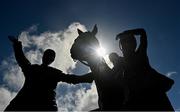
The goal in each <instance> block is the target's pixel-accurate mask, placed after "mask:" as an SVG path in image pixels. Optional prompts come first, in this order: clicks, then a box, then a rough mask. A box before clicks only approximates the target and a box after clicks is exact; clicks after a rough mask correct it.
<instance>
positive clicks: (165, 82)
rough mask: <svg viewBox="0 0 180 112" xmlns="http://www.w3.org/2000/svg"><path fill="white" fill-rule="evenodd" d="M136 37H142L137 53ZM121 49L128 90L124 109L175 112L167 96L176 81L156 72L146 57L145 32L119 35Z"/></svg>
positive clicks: (136, 31) (141, 30) (130, 31)
mask: <svg viewBox="0 0 180 112" xmlns="http://www.w3.org/2000/svg"><path fill="white" fill-rule="evenodd" d="M135 35H140V45H139V47H138V48H137V50H136V46H137V43H136V38H135ZM117 38H120V41H119V47H120V49H121V50H122V52H123V55H124V57H123V60H124V61H123V66H124V82H125V85H126V86H127V87H128V88H127V89H128V91H129V93H128V101H127V102H126V104H125V106H124V109H125V110H142V111H153V110H155V111H173V107H172V105H171V103H170V101H169V99H168V97H167V95H166V92H167V91H168V90H169V89H170V88H171V86H172V85H173V83H174V81H173V80H171V79H169V78H168V77H166V76H164V75H162V74H160V73H158V72H157V71H156V70H154V69H153V68H152V67H151V66H150V64H149V60H148V56H147V36H146V32H145V30H144V29H135V30H127V31H124V32H123V33H120V34H119V35H118V36H117Z"/></svg>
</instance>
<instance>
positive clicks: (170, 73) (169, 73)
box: [166, 71, 177, 77]
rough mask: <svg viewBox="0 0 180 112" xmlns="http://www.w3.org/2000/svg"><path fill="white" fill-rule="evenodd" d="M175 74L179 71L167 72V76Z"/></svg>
mask: <svg viewBox="0 0 180 112" xmlns="http://www.w3.org/2000/svg"><path fill="white" fill-rule="evenodd" d="M175 74H177V72H174V71H173V72H168V73H167V74H166V76H167V77H172V76H173V75H175Z"/></svg>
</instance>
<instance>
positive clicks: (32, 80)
mask: <svg viewBox="0 0 180 112" xmlns="http://www.w3.org/2000/svg"><path fill="white" fill-rule="evenodd" d="M9 40H10V41H11V42H12V44H13V48H14V52H15V58H16V60H17V63H18V64H19V66H20V67H21V69H22V72H23V73H24V76H25V82H24V86H23V87H22V89H21V90H20V91H19V93H18V94H17V96H16V97H15V98H14V99H13V100H12V101H11V102H10V104H9V105H8V107H7V108H6V109H5V111H57V106H56V100H55V96H56V93H55V88H56V86H57V83H58V82H59V81H63V82H67V83H72V84H77V83H79V82H82V83H83V82H88V81H89V79H90V78H91V77H89V76H88V75H85V76H75V75H69V74H64V73H62V71H60V70H58V69H56V68H53V67H50V66H49V65H50V64H51V63H52V62H53V61H54V59H55V52H54V51H53V50H51V49H47V50H46V51H45V52H44V55H43V57H42V64H41V65H37V64H35V65H32V64H31V63H30V62H29V61H28V60H27V58H26V57H25V56H24V54H23V51H22V44H21V42H20V41H18V39H16V38H15V37H14V36H9Z"/></svg>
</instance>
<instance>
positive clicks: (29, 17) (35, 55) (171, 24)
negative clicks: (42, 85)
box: [0, 0, 180, 111]
mask: <svg viewBox="0 0 180 112" xmlns="http://www.w3.org/2000/svg"><path fill="white" fill-rule="evenodd" d="M179 10H180V1H179V0H29V1H24V0H16V1H12V0H1V1H0V39H1V41H0V96H1V97H3V98H2V99H0V110H3V109H4V108H5V106H6V105H7V104H8V103H9V102H10V100H11V99H12V98H13V97H14V96H15V95H16V94H17V92H18V91H19V89H20V88H21V87H22V85H23V81H24V77H23V75H22V72H21V70H20V68H19V67H18V65H17V63H16V61H15V59H14V57H13V50H12V46H11V43H10V42H9V40H8V39H7V36H8V35H17V36H19V37H20V40H21V41H22V42H23V46H24V51H25V54H26V56H27V58H28V59H29V60H30V61H31V62H32V63H38V64H40V63H41V61H40V59H41V56H42V52H41V51H43V50H45V49H46V48H54V49H55V51H56V53H57V59H56V60H55V62H54V63H53V64H52V66H53V67H56V68H59V69H61V70H62V71H63V72H65V73H68V72H71V73H76V74H78V75H81V74H84V73H87V72H88V71H89V69H88V68H87V67H85V66H83V65H82V64H80V63H78V62H74V61H73V60H72V59H71V58H70V54H69V52H68V51H69V49H70V46H71V45H72V43H73V40H74V39H75V38H76V37H77V31H76V29H77V28H79V29H81V30H83V31H86V30H90V31H91V30H92V29H93V26H94V25H95V24H97V26H98V34H97V38H98V39H99V41H100V44H101V45H102V46H103V47H104V48H105V50H106V52H107V54H108V53H110V52H117V53H118V54H119V55H121V51H120V50H119V48H118V41H116V40H115V36H116V35H117V34H118V33H119V32H122V31H125V30H128V29H133V28H144V29H145V30H146V33H147V36H148V57H149V60H150V64H151V66H152V67H153V68H155V69H156V70H157V71H159V72H160V73H162V74H164V75H166V76H168V77H170V78H172V79H173V80H174V81H175V84H174V85H173V87H172V89H171V90H170V91H169V92H168V96H169V99H170V101H171V103H172V105H173V107H174V108H175V109H176V110H179V109H180V87H179V85H180V76H179V73H180V63H179V62H180V60H179V57H180V52H178V51H179V50H178V49H179V48H180V44H179V43H180V39H179V37H180V34H179V32H180V29H179V26H180V14H179ZM33 46H36V48H34V47H33ZM56 91H57V101H58V106H59V110H68V111H72V110H90V109H94V108H96V107H97V93H96V89H95V85H94V83H93V84H78V85H68V84H66V83H60V84H59V85H58V86H57V90H56Z"/></svg>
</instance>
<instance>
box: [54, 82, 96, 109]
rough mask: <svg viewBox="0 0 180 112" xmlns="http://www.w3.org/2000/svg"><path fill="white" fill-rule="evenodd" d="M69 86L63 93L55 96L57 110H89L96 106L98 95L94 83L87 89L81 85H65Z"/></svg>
mask: <svg viewBox="0 0 180 112" xmlns="http://www.w3.org/2000/svg"><path fill="white" fill-rule="evenodd" d="M65 86H67V87H66V88H69V89H68V90H67V92H65V94H64V95H60V97H58V98H57V102H58V103H57V104H58V107H59V109H58V110H59V111H90V110H93V109H96V108H98V103H97V101H98V95H97V91H96V86H95V83H93V84H91V86H90V88H89V89H87V88H85V87H83V86H81V87H80V88H79V89H75V88H76V86H74V85H65Z"/></svg>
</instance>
